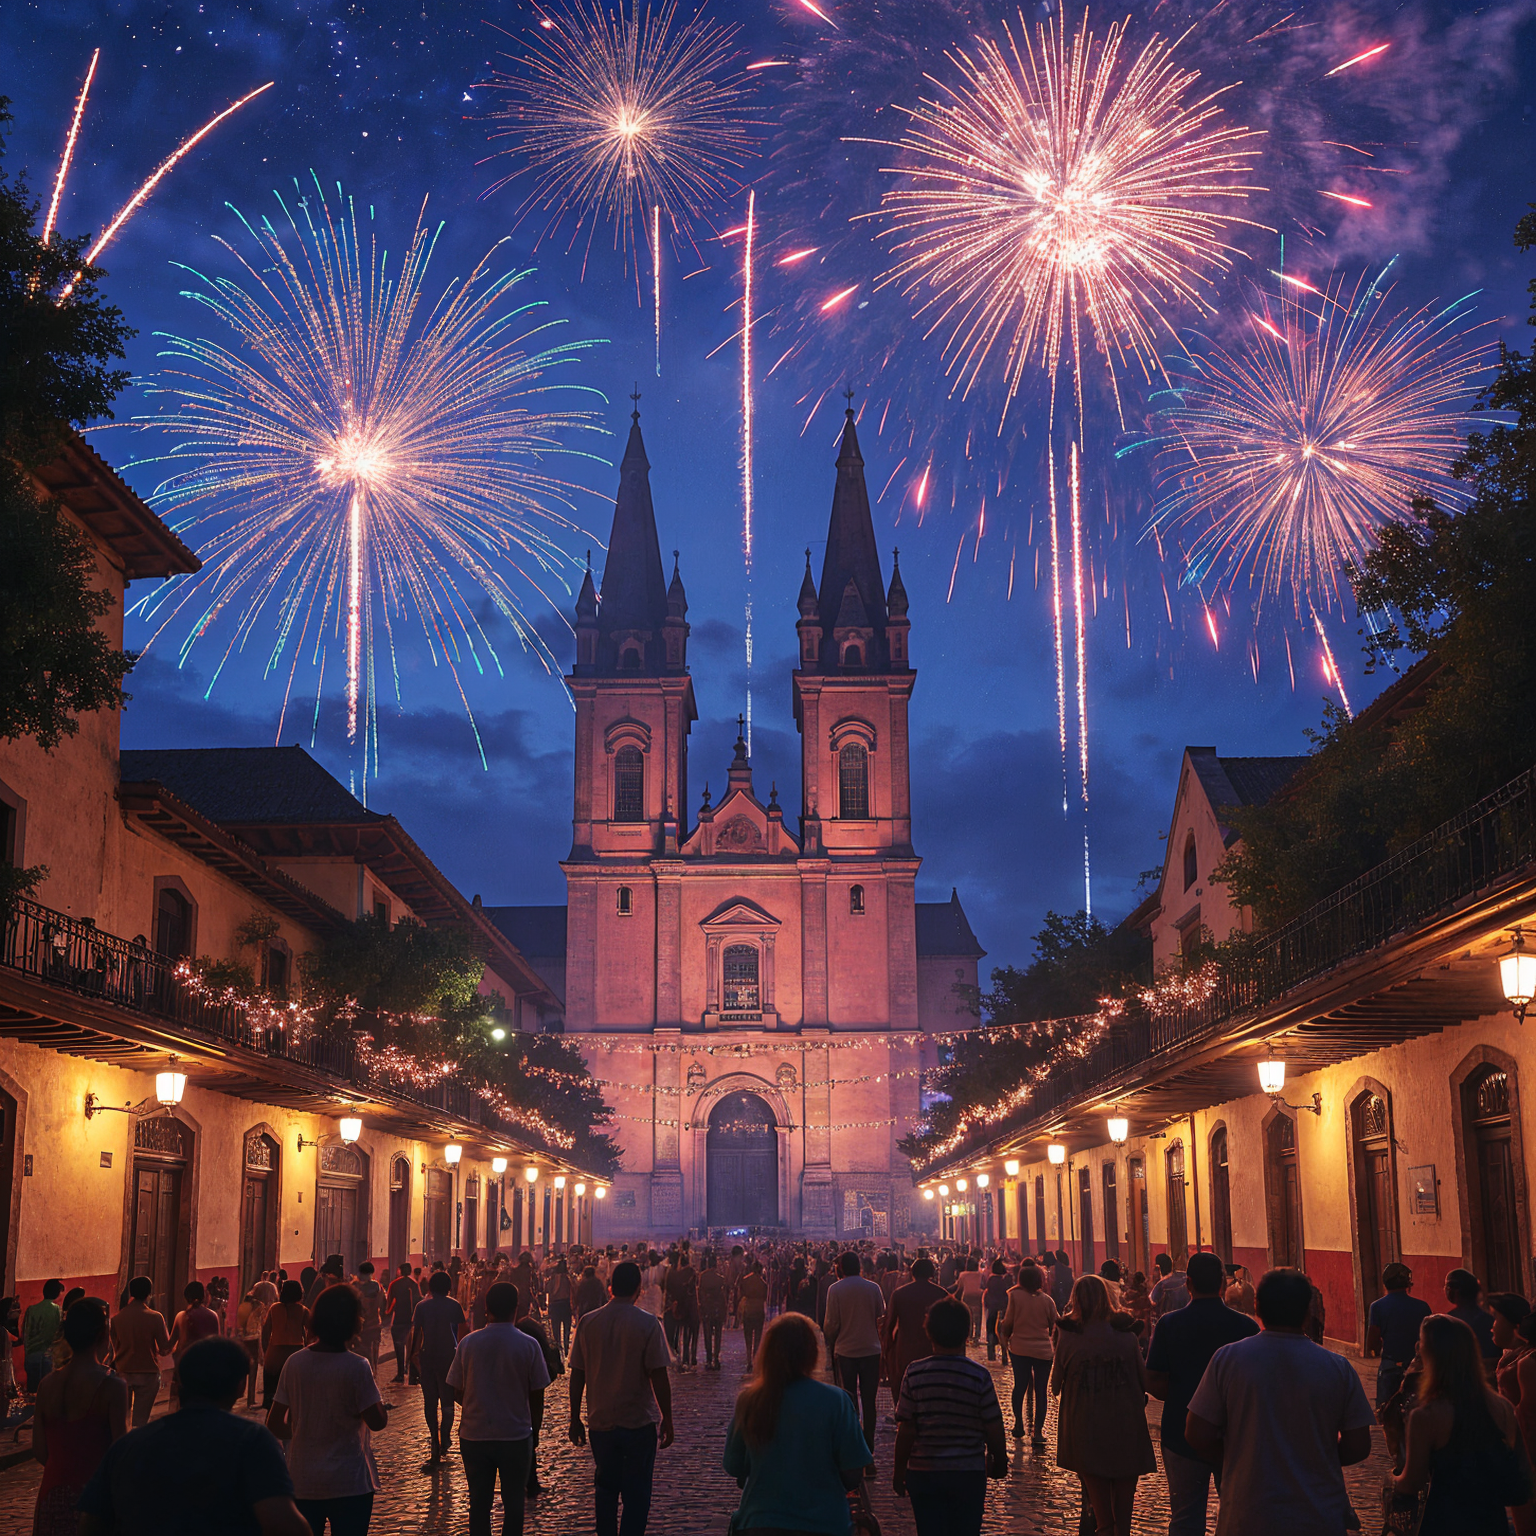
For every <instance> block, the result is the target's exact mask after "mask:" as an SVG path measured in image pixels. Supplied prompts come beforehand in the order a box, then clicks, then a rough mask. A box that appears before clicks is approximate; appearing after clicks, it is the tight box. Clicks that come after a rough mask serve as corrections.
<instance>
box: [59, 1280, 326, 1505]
mask: <svg viewBox="0 0 1536 1536" xmlns="http://www.w3.org/2000/svg"><path fill="white" fill-rule="evenodd" d="M295 1283H297V1282H295ZM301 1294H302V1291H301ZM179 1374H180V1379H181V1406H180V1408H179V1409H178V1410H177V1411H176V1412H175V1413H169V1414H166V1415H165V1417H163V1418H160V1419H157V1420H156V1421H155V1422H154V1423H153V1424H149V1425H147V1426H145V1427H143V1428H140V1429H134V1430H130V1431H129V1433H128V1434H126V1435H124V1436H123V1438H122V1439H121V1440H115V1441H113V1443H112V1445H111V1447H110V1448H109V1449H108V1451H107V1453H106V1455H105V1456H104V1457H103V1458H102V1460H101V1464H100V1466H98V1467H97V1469H96V1474H95V1476H94V1477H92V1478H91V1480H90V1482H89V1483H88V1484H87V1485H86V1487H85V1490H84V1492H83V1493H82V1494H81V1496H80V1503H79V1509H80V1514H79V1516H78V1523H77V1524H72V1525H71V1526H70V1527H69V1530H70V1531H71V1533H72V1536H74V1533H78V1536H166V1533H168V1532H193V1531H199V1532H200V1531H221V1532H234V1531H245V1532H250V1533H252V1536H254V1533H256V1532H260V1536H313V1531H312V1528H311V1526H310V1523H309V1521H308V1520H306V1519H305V1518H304V1516H303V1515H301V1514H300V1513H299V1509H298V1506H297V1505H296V1504H295V1503H294V1501H293V1479H292V1478H291V1477H290V1476H289V1475H288V1466H287V1463H286V1462H285V1461H284V1459H283V1452H282V1447H281V1446H280V1445H279V1444H278V1443H277V1441H276V1440H275V1439H273V1437H272V1435H271V1433H270V1432H269V1431H268V1429H267V1428H266V1426H265V1425H264V1424H261V1423H259V1422H257V1421H253V1420H251V1419H243V1418H240V1417H239V1416H238V1415H236V1414H234V1413H232V1412H231V1411H230V1410H231V1409H232V1408H233V1407H234V1405H235V1403H236V1402H237V1401H239V1397H240V1391H241V1388H242V1387H244V1385H245V1380H246V1355H245V1351H244V1350H243V1349H241V1347H240V1345H239V1344H238V1343H237V1342H236V1341H235V1340H234V1339H204V1340H203V1341H202V1343H200V1344H194V1345H193V1346H192V1347H191V1348H190V1349H189V1350H188V1351H187V1352H186V1354H184V1355H183V1356H182V1357H181V1368H180V1372H179Z"/></svg>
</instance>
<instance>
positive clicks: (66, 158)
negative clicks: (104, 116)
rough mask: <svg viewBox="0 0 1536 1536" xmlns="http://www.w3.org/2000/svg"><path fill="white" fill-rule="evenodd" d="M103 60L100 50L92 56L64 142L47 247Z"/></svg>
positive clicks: (45, 230) (45, 231) (47, 225)
mask: <svg viewBox="0 0 1536 1536" xmlns="http://www.w3.org/2000/svg"><path fill="white" fill-rule="evenodd" d="M100 58H101V49H100V48H98V49H97V50H96V51H95V52H94V53H93V54H92V55H91V62H90V67H89V68H88V69H87V70H86V72H85V84H84V85H82V86H81V87H80V96H79V99H78V100H77V101H76V102H75V115H74V117H73V118H71V119H70V124H69V136H68V138H66V139H65V140H64V153H63V154H62V155H61V156H60V157H59V174H58V175H57V176H56V177H54V181H53V198H52V200H51V201H50V202H49V204H48V218H47V220H46V221H45V222H44V224H43V244H44V245H47V243H48V240H49V237H50V236H51V235H52V234H53V227H54V225H55V224H57V223H58V220H59V200H60V199H61V198H62V197H63V196H64V183H65V182H66V181H67V180H68V179H69V167H70V165H71V163H72V162H73V161H74V158H75V144H76V142H77V141H78V139H79V137H80V121H81V119H82V118H83V117H84V116H85V103H86V98H87V97H89V96H90V94H91V81H92V80H94V79H95V78H96V62H97V60H98V59H100Z"/></svg>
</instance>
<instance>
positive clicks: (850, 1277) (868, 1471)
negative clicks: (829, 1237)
mask: <svg viewBox="0 0 1536 1536" xmlns="http://www.w3.org/2000/svg"><path fill="white" fill-rule="evenodd" d="M837 1272H838V1274H839V1275H841V1276H842V1278H841V1279H840V1280H836V1281H834V1282H833V1283H832V1285H831V1286H830V1288H829V1289H828V1291H827V1314H826V1320H825V1322H824V1323H823V1324H822V1332H823V1333H824V1334H825V1335H826V1339H827V1347H828V1348H829V1349H830V1350H831V1351H832V1366H833V1369H834V1370H835V1371H836V1372H837V1379H838V1380H839V1381H840V1382H841V1383H842V1384H843V1388H844V1390H845V1391H846V1392H847V1393H848V1395H849V1397H851V1398H852V1399H853V1401H854V1405H855V1406H856V1407H857V1406H859V1403H860V1399H861V1398H862V1400H863V1409H864V1440H865V1443H866V1444H867V1445H868V1446H869V1453H870V1455H871V1456H873V1455H874V1453H875V1398H876V1396H877V1395H878V1393H879V1390H880V1319H881V1317H882V1316H884V1314H885V1292H884V1291H882V1290H881V1289H880V1287H879V1286H878V1285H876V1284H875V1282H874V1281H873V1280H865V1279H863V1278H861V1276H860V1275H859V1256H858V1254H856V1253H854V1252H852V1251H851V1250H850V1251H849V1252H847V1253H845V1254H844V1255H843V1256H842V1258H840V1259H839V1260H838V1261H837ZM874 1474H875V1469H874V1466H873V1465H872V1464H871V1465H870V1466H869V1467H866V1468H865V1476H866V1477H873V1476H874Z"/></svg>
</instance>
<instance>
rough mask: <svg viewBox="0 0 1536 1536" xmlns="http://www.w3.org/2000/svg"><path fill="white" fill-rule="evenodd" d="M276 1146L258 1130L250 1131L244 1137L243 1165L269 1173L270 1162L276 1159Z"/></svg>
mask: <svg viewBox="0 0 1536 1536" xmlns="http://www.w3.org/2000/svg"><path fill="white" fill-rule="evenodd" d="M276 1152H277V1148H276V1147H274V1146H273V1145H272V1143H271V1142H270V1141H269V1140H268V1139H267V1138H266V1137H265V1136H263V1135H262V1134H261V1132H260V1131H252V1132H251V1134H250V1135H249V1136H247V1137H246V1138H245V1166H246V1167H247V1168H260V1169H263V1170H264V1171H266V1172H268V1173H270V1172H271V1171H272V1164H273V1163H274V1162H275V1161H276V1155H275V1154H276Z"/></svg>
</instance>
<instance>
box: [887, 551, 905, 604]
mask: <svg viewBox="0 0 1536 1536" xmlns="http://www.w3.org/2000/svg"><path fill="white" fill-rule="evenodd" d="M885 607H886V611H887V612H888V613H889V614H890V616H891V617H892V618H893V619H894V618H896V617H897V615H900V616H901V617H902V618H905V617H906V615H907V585H906V583H905V582H904V581H903V580H902V579H901V551H900V550H899V549H893V550H892V551H891V589H890V591H889V592H887V593H886V594H885Z"/></svg>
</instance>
